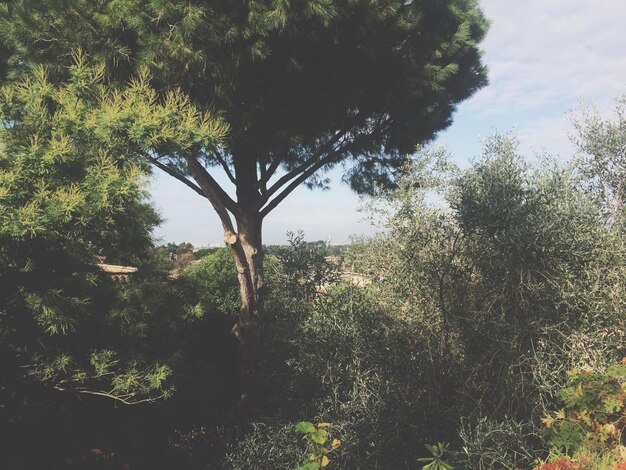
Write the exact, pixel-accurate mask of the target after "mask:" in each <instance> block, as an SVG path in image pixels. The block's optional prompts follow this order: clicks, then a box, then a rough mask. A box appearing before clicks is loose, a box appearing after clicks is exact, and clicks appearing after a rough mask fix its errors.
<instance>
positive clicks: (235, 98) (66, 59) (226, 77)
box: [0, 0, 487, 362]
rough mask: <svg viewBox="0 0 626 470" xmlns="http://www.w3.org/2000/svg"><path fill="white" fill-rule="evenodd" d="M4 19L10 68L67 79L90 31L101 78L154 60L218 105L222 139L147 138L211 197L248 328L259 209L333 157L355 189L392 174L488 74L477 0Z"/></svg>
mask: <svg viewBox="0 0 626 470" xmlns="http://www.w3.org/2000/svg"><path fill="white" fill-rule="evenodd" d="M0 21H1V23H0V25H1V27H0V34H1V37H2V41H0V42H3V43H4V47H5V48H6V49H7V50H8V51H10V53H9V54H8V57H7V58H6V59H5V62H6V64H8V68H9V72H8V76H7V77H8V78H7V80H16V79H17V78H18V77H19V76H20V74H21V73H23V70H24V69H25V68H28V67H30V66H31V65H32V64H34V63H38V64H45V65H46V66H47V67H48V69H49V73H50V76H51V77H52V79H53V80H54V81H63V80H64V79H66V78H67V73H68V72H67V67H68V65H70V64H71V63H72V60H71V56H72V51H75V50H76V49H77V48H78V47H84V48H85V50H86V52H87V54H88V55H89V57H90V58H92V59H93V60H96V61H100V62H101V63H103V64H105V71H104V76H105V77H104V80H105V82H106V83H125V82H127V81H128V80H129V79H131V78H132V77H133V76H135V75H136V74H137V72H138V70H140V69H146V70H149V75H150V84H151V86H152V87H153V88H154V89H155V90H157V92H158V96H155V97H154V99H155V100H160V99H166V100H167V98H163V97H164V96H165V97H167V96H170V95H168V94H167V93H168V91H169V90H172V89H179V90H182V93H183V94H184V95H185V97H188V99H189V100H190V102H191V103H193V104H194V105H195V106H197V109H199V110H200V111H202V112H207V111H213V112H215V114H216V115H218V116H220V118H221V119H223V122H224V123H225V124H226V125H227V126H228V136H227V138H225V139H224V140H223V145H221V146H218V145H206V143H205V142H203V141H202V140H201V139H200V140H197V141H191V142H192V145H189V146H188V147H186V148H184V149H181V148H177V147H176V146H174V147H170V146H168V145H162V146H156V147H155V146H153V144H155V143H157V142H152V141H151V140H150V139H148V140H147V141H145V142H143V147H144V149H145V150H146V152H145V153H144V162H150V163H152V164H153V165H155V166H156V167H158V168H160V169H161V170H163V171H164V172H166V173H168V174H169V175H171V176H172V177H174V178H176V179H178V180H179V181H181V182H182V183H183V184H185V185H187V186H188V187H190V188H191V189H193V190H194V191H196V192H197V193H198V194H200V195H201V196H203V197H205V198H207V199H208V200H209V202H210V203H211V205H212V206H213V208H214V209H215V211H216V212H217V214H218V216H219V218H220V220H221V223H222V226H223V229H224V239H225V242H226V244H227V245H228V246H229V248H230V250H231V252H232V253H233V255H234V257H235V261H236V264H237V270H238V273H239V274H238V276H239V283H240V287H241V298H242V307H241V313H240V319H239V324H238V332H239V334H240V338H249V337H252V336H254V335H253V332H254V331H255V328H254V324H255V321H256V318H257V316H258V313H259V312H260V311H261V310H262V306H263V296H264V290H265V289H264V281H263V250H262V223H263V220H264V218H265V217H266V216H267V215H268V214H269V213H270V212H271V211H272V210H273V209H274V208H275V207H276V206H277V205H278V204H280V203H281V202H282V201H283V200H284V199H285V198H286V197H287V196H288V195H289V194H290V193H291V192H292V191H293V190H294V189H295V188H296V187H297V186H299V185H301V184H304V185H307V186H309V187H316V186H325V185H326V180H325V179H324V178H323V172H324V171H327V170H329V169H331V168H333V167H336V166H338V165H343V167H344V169H345V180H346V181H347V182H349V183H350V184H351V186H352V187H353V188H354V189H355V190H357V191H361V192H367V191H370V190H371V189H372V188H373V187H374V186H376V185H380V184H389V183H391V182H392V181H393V180H394V179H395V178H396V177H397V176H398V175H399V174H400V173H401V170H400V169H401V168H402V166H403V165H404V163H405V161H406V158H407V156H408V155H410V154H411V153H412V152H413V151H414V149H415V146H416V145H418V144H421V143H424V142H425V141H428V140H429V139H431V138H432V137H433V136H434V135H435V134H436V133H437V132H438V131H439V130H441V129H444V128H445V127H447V126H448V125H449V124H450V123H451V116H452V113H453V111H454V109H455V107H456V105H457V104H458V103H460V102H461V101H463V100H464V99H466V98H467V97H469V96H470V95H472V94H473V93H474V92H475V91H476V90H478V89H479V88H481V87H482V86H484V85H485V83H486V70H485V67H484V66H483V65H482V64H481V60H480V52H479V50H478V43H479V42H480V41H481V40H482V39H483V37H484V35H485V32H486V28H487V22H486V20H485V19H484V17H483V15H482V13H481V11H480V9H479V8H478V6H477V3H476V0H447V1H432V0H412V1H407V0H383V1H380V0H247V1H242V2H232V1H224V0H195V1H192V2H190V1H187V0H172V1H164V0H107V1H97V2H94V1H91V0H71V1H58V0H46V1H41V0H15V1H12V2H5V3H4V5H3V6H1V10H0ZM5 55H6V54H5ZM176 99H179V100H182V101H181V103H182V102H183V101H184V99H183V98H181V97H180V96H179V95H177V98H176ZM170 102H171V99H170ZM185 103H186V102H185ZM140 134H141V133H140ZM135 143H137V142H135ZM215 171H223V172H225V174H226V176H227V178H228V180H229V181H230V182H231V183H232V185H233V189H234V193H235V198H232V197H231V196H230V195H229V192H228V191H226V190H225V189H224V188H222V187H221V186H220V185H219V184H218V182H217V180H216V178H215ZM246 342H248V343H250V342H251V340H250V341H248V340H244V341H243V343H246ZM243 343H242V344H243ZM247 349H248V350H249V349H250V348H247ZM244 352H245V351H244ZM248 352H250V351H248ZM245 355H248V354H247V353H246V354H244V356H245ZM245 361H246V360H245V359H244V362H245Z"/></svg>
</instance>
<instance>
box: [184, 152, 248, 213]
mask: <svg viewBox="0 0 626 470" xmlns="http://www.w3.org/2000/svg"><path fill="white" fill-rule="evenodd" d="M185 161H186V162H187V166H188V167H189V172H190V173H191V176H192V177H193V179H194V180H196V182H197V183H198V185H199V186H200V188H201V189H202V191H203V193H204V195H205V197H207V198H209V199H211V197H213V198H214V199H215V201H216V202H219V203H220V204H221V205H222V206H223V207H225V208H226V209H228V210H229V211H230V212H232V213H233V214H235V213H237V211H238V206H237V203H236V202H235V201H233V199H232V198H231V197H230V196H229V195H228V194H227V193H226V191H224V189H222V187H221V186H220V185H219V183H218V182H217V181H215V179H214V178H213V177H212V176H211V175H210V174H209V172H208V171H207V170H206V168H204V166H202V165H201V164H200V162H199V161H198V159H197V158H195V157H185ZM211 202H213V201H211Z"/></svg>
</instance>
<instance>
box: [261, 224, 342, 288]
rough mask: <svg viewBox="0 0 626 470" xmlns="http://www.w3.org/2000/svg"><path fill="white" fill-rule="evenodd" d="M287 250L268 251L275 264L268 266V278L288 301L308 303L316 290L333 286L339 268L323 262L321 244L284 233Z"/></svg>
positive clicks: (297, 234)
mask: <svg viewBox="0 0 626 470" xmlns="http://www.w3.org/2000/svg"><path fill="white" fill-rule="evenodd" d="M287 239H288V241H289V246H288V247H276V248H273V249H271V250H269V251H268V255H269V257H275V258H276V259H277V262H276V263H273V264H270V265H269V269H268V277H269V278H270V281H269V282H271V283H274V284H275V285H276V287H277V288H276V290H278V289H279V288H278V286H280V290H282V291H284V292H283V294H284V295H286V296H290V297H292V298H298V299H304V300H311V299H314V298H315V297H316V296H317V295H318V294H319V293H320V291H322V290H324V289H326V288H328V287H330V286H331V285H333V284H335V283H337V281H338V280H339V274H338V272H337V270H338V269H339V266H335V265H333V264H332V263H331V262H329V261H327V260H326V256H327V251H326V246H325V245H320V244H311V243H307V242H306V241H305V239H304V233H303V232H301V231H300V232H298V233H293V232H287Z"/></svg>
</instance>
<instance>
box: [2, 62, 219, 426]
mask: <svg viewBox="0 0 626 470" xmlns="http://www.w3.org/2000/svg"><path fill="white" fill-rule="evenodd" d="M73 61H74V65H72V66H71V67H70V68H68V69H66V72H67V74H68V78H67V80H66V81H65V82H63V83H53V80H52V79H51V78H50V73H49V72H48V70H46V69H45V68H44V67H41V66H33V67H32V68H30V69H29V70H28V71H25V72H24V74H23V75H22V76H21V77H20V79H19V80H16V81H14V82H12V83H9V84H6V85H4V86H3V87H2V88H1V89H0V123H1V127H0V202H1V203H0V280H1V283H2V286H3V288H2V292H1V293H0V312H1V315H0V340H1V347H2V356H3V358H5V360H4V362H5V363H7V367H6V369H5V372H6V374H4V375H3V377H2V383H3V384H5V385H3V387H4V388H5V390H7V391H8V392H7V398H6V400H8V402H11V401H15V402H18V403H19V402H20V401H21V400H24V401H27V400H28V397H23V398H20V397H19V394H15V390H16V389H17V387H19V384H20V383H22V382H24V383H43V384H45V385H46V386H48V387H49V388H50V389H56V390H59V391H66V392H76V393H81V394H90V395H98V396H104V397H109V398H112V399H116V400H118V401H121V402H124V403H136V402H142V401H145V400H147V401H153V400H155V399H157V398H162V397H168V396H169V395H170V394H171V392H172V390H173V388H172V385H171V381H170V380H169V379H170V378H171V370H170V368H169V366H168V365H166V361H167V360H168V357H167V354H168V353H171V350H170V351H167V352H166V351H159V350H158V348H157V347H155V345H153V344H151V341H153V336H152V335H154V334H156V332H157V331H158V330H159V329H160V328H164V327H165V325H168V326H169V324H170V322H171V321H172V320H173V317H174V316H175V315H177V308H178V307H177V308H172V309H171V310H170V311H169V312H167V309H168V306H172V304H174V305H178V306H180V305H181V304H182V299H180V298H179V297H178V296H177V294H176V292H175V291H174V290H173V289H172V288H171V287H170V286H169V285H168V281H167V278H166V276H167V271H166V269H167V268H166V266H164V265H163V262H162V261H161V260H159V259H158V258H157V257H155V255H154V254H153V253H152V248H151V245H152V243H151V234H150V231H151V229H152V227H154V225H156V223H157V222H158V221H159V218H158V216H157V214H156V213H155V212H154V210H153V209H152V207H151V206H150V205H149V204H148V203H147V201H146V192H145V189H144V187H145V181H146V175H147V169H148V167H147V165H146V161H145V158H146V154H149V153H150V152H152V151H156V150H164V149H167V151H168V152H172V153H174V154H176V153H184V152H185V151H187V150H186V149H188V148H189V147H190V146H192V145H210V144H211V142H213V143H216V142H217V139H218V138H219V137H220V136H221V135H223V132H224V130H225V127H224V126H223V125H222V124H220V123H219V122H217V121H214V120H213V119H212V118H210V117H209V116H208V115H203V114H200V113H199V112H198V111H197V110H196V109H195V108H194V107H193V106H191V105H190V104H189V102H188V101H187V100H186V99H185V98H183V96H182V94H181V93H180V92H178V91H171V92H169V93H168V94H165V95H163V96H161V97H160V99H157V94H156V92H155V91H154V90H153V89H152V88H151V87H150V86H149V85H148V78H147V76H146V75H145V74H144V75H140V76H139V77H138V78H136V79H133V80H132V81H131V82H130V83H129V84H128V86H126V87H125V88H120V89H115V88H112V87H110V86H105V84H104V68H103V67H102V66H91V65H89V64H88V60H87V57H86V56H85V55H84V54H82V53H77V54H75V55H74V56H73ZM96 256H105V257H106V259H107V261H108V262H109V263H119V264H130V263H132V265H134V266H135V267H137V268H138V269H139V272H138V273H137V274H131V275H130V278H131V279H130V280H129V282H126V283H118V284H116V283H112V282H111V280H110V279H109V278H108V277H107V276H106V275H105V274H103V273H102V272H101V271H100V269H99V268H98V267H97V266H96V263H97V262H98V260H97V259H96ZM35 388H36V387H35ZM32 390H34V389H32ZM3 401H4V398H3ZM3 409H4V411H7V410H8V412H11V413H18V414H19V413H20V412H21V411H20V410H21V408H20V407H19V405H15V406H13V407H10V406H8V405H5V406H3Z"/></svg>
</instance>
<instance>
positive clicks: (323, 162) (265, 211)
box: [261, 152, 343, 217]
mask: <svg viewBox="0 0 626 470" xmlns="http://www.w3.org/2000/svg"><path fill="white" fill-rule="evenodd" d="M342 153H343V152H342ZM338 156H339V154H337V153H336V152H330V153H329V154H328V155H327V156H326V157H324V158H322V159H320V160H318V161H317V163H316V164H315V165H313V166H311V167H309V168H308V169H307V170H305V171H304V172H303V173H301V174H300V176H298V177H297V178H295V179H293V180H292V181H291V183H290V184H289V185H288V186H287V187H286V188H285V189H284V190H283V191H282V192H281V193H280V194H279V195H278V196H276V197H275V198H274V199H272V200H271V201H270V202H269V203H268V204H267V205H266V206H265V207H264V208H263V209H262V210H261V217H265V216H266V215H267V214H269V213H270V212H271V211H272V210H273V209H274V208H276V206H277V205H278V204H280V203H281V202H282V201H283V200H284V199H285V198H286V197H287V196H288V195H289V194H290V193H291V192H292V191H293V190H294V189H296V188H297V187H298V186H300V184H302V183H303V182H304V181H306V180H307V179H308V178H309V177H310V176H311V175H313V173H315V172H316V171H317V170H319V169H320V168H322V167H323V166H324V165H327V164H328V163H331V162H332V161H333V159H334V158H337V157H338ZM272 189H274V188H272ZM275 191H276V190H275V189H274V192H275Z"/></svg>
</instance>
